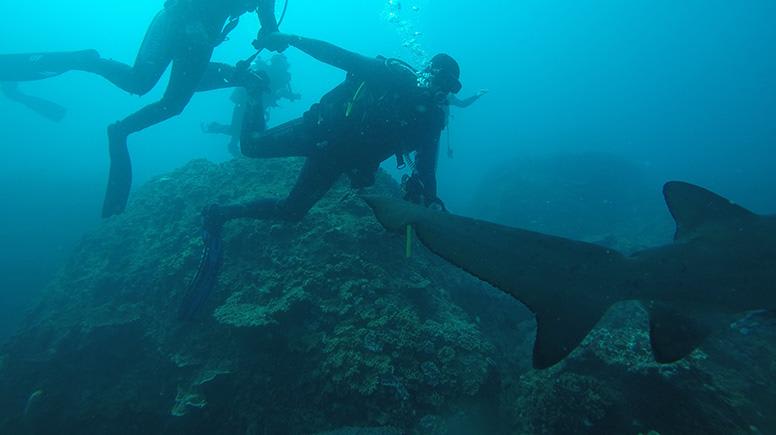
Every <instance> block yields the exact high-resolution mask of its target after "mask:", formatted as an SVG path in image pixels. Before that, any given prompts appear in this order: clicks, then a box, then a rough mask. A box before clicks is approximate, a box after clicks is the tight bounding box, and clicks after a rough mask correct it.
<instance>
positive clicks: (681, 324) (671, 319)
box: [645, 302, 725, 364]
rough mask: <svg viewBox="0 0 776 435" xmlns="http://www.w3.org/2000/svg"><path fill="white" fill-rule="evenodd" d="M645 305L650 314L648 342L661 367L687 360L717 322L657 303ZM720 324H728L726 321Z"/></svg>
mask: <svg viewBox="0 0 776 435" xmlns="http://www.w3.org/2000/svg"><path fill="white" fill-rule="evenodd" d="M645 305H646V307H647V310H648V311H649V341H650V343H651V344H652V353H653V354H654V355H655V360H656V361H657V362H659V363H662V364H667V363H672V362H676V361H678V360H680V359H682V358H684V357H686V356H687V355H689V354H690V353H691V352H692V351H693V350H695V348H697V347H698V346H700V344H701V343H702V342H703V340H705V339H706V337H708V336H709V334H711V333H712V332H713V330H714V329H715V328H714V323H716V321H717V319H712V318H710V317H703V316H701V315H698V314H697V313H692V315H688V314H687V313H685V312H684V311H685V310H679V309H675V308H672V307H669V306H668V305H666V304H662V303H658V302H650V303H647V304H645ZM680 311H682V312H681V313H680ZM719 323H720V324H721V325H724V324H725V322H724V321H723V320H719Z"/></svg>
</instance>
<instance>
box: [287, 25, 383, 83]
mask: <svg viewBox="0 0 776 435" xmlns="http://www.w3.org/2000/svg"><path fill="white" fill-rule="evenodd" d="M289 44H290V45H291V46H293V47H296V48H298V49H300V50H302V51H303V52H305V53H307V54H308V55H310V56H312V57H314V58H315V59H317V60H319V61H321V62H323V63H327V64H329V65H331V66H333V67H336V68H339V69H342V70H345V71H347V72H350V73H353V74H355V75H357V76H359V77H361V78H363V79H366V80H380V79H382V78H384V77H385V76H386V75H387V74H388V69H387V68H386V67H385V61H383V60H380V59H378V58H372V57H366V56H364V55H361V54H358V53H354V52H352V51H348V50H345V49H344V48H341V47H338V46H336V45H334V44H330V43H328V42H324V41H320V40H317V39H310V38H304V37H301V36H298V37H295V38H294V39H293V40H292V41H290V42H289Z"/></svg>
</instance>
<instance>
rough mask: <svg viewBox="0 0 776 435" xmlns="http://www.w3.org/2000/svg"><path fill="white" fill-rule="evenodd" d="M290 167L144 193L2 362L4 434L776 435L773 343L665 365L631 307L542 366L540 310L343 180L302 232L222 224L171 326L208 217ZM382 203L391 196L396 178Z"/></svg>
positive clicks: (726, 348) (94, 244) (65, 272)
mask: <svg viewBox="0 0 776 435" xmlns="http://www.w3.org/2000/svg"><path fill="white" fill-rule="evenodd" d="M298 169H299V162H298V161H294V160H268V161H251V160H246V159H236V160H233V161H230V162H227V163H224V164H220V165H215V164H211V163H208V162H205V161H195V162H192V163H190V164H188V165H187V166H185V167H184V168H182V169H180V170H178V171H176V172H174V173H172V174H170V175H167V176H165V177H163V178H159V179H157V180H154V181H151V182H149V183H147V184H146V185H145V186H142V187H141V188H140V189H138V191H137V192H136V193H134V195H133V198H132V200H131V201H130V204H129V207H128V208H127V211H126V212H125V214H123V215H121V216H117V217H114V218H111V219H109V220H107V221H105V222H104V223H103V225H102V226H101V227H99V228H98V229H96V230H95V231H94V232H92V233H90V234H89V235H87V236H86V237H84V239H83V241H82V242H81V243H80V244H79V246H78V247H77V248H76V249H75V251H74V252H73V254H72V256H71V258H70V260H69V261H68V263H67V265H66V266H65V267H64V268H63V269H62V270H61V272H60V273H59V275H58V276H57V278H56V279H55V280H54V282H52V283H51V285H50V286H49V288H48V290H47V291H46V293H45V296H44V298H43V299H42V301H41V302H40V303H39V304H38V305H37V306H35V307H34V308H33V309H32V310H31V311H30V313H29V316H28V318H27V320H26V322H25V324H24V326H23V327H22V328H21V329H20V330H19V332H18V333H17V335H16V336H15V337H14V338H13V339H12V340H10V341H9V342H8V343H6V344H5V345H4V346H3V347H2V350H0V433H3V434H6V433H8V434H17V433H20V434H23V433H36V434H38V433H40V434H47V433H57V434H60V433H77V434H92V433H94V434H101V433H119V434H123V433H126V434H136V433H160V434H200V433H201V434H212V433H237V434H242V433H244V434H264V433H272V434H285V433H289V434H297V433H327V431H329V432H328V433H336V434H350V433H365V434H373V433H374V434H378V433H408V434H412V433H417V434H439V435H442V434H447V435H450V434H464V433H467V434H468V433H493V434H500V433H505V434H509V433H639V432H641V433H648V432H649V431H657V432H659V433H661V434H672V433H750V432H751V429H750V427H755V426H756V427H759V428H761V429H760V430H762V431H763V433H769V432H773V431H774V430H776V418H774V417H773V416H771V415H770V414H771V413H768V412H765V411H764V410H767V409H769V406H768V404H772V403H776V394H774V392H773V390H772V389H771V387H770V386H771V385H773V384H774V383H775V382H776V363H774V361H776V349H774V346H773V343H775V342H776V337H774V334H775V333H774V331H773V328H769V327H767V325H760V324H759V323H758V326H757V327H751V328H750V327H748V326H747V328H748V329H747V331H748V335H746V336H744V335H742V334H741V333H740V332H739V330H738V329H731V330H729V331H727V333H723V334H722V335H720V336H718V337H715V338H713V339H712V340H710V341H709V342H708V343H706V344H704V346H702V347H701V348H700V350H698V351H696V352H695V353H693V355H691V357H690V358H688V359H686V360H684V361H681V362H679V363H676V364H671V365H659V364H656V363H655V362H654V359H653V358H652V356H651V354H650V353H649V349H650V347H649V342H648V335H647V334H646V331H648V328H647V325H646V317H645V316H644V312H643V310H642V309H641V308H640V307H639V305H638V304H633V303H626V304H619V305H617V306H615V307H614V308H613V309H612V310H610V313H609V314H608V315H607V316H606V317H605V318H604V319H603V320H602V321H601V322H600V324H599V325H598V326H597V327H596V329H594V331H593V332H592V333H591V334H590V336H589V337H588V338H587V339H586V340H585V342H584V344H583V345H582V346H580V347H579V348H578V349H577V350H576V351H575V352H574V353H572V354H571V355H570V357H569V358H568V359H567V360H565V361H564V362H562V363H561V364H558V365H557V366H554V367H552V368H550V369H549V370H546V371H535V370H532V369H530V361H531V357H530V355H531V347H532V337H534V334H535V323H534V321H533V319H532V316H531V314H530V312H529V311H528V310H527V309H526V308H525V307H522V306H521V305H519V304H518V303H517V302H516V301H514V300H513V299H511V298H509V297H508V296H506V295H504V294H503V293H501V292H499V291H498V290H495V289H493V288H491V287H489V286H487V285H485V284H484V283H482V282H480V281H478V280H476V279H475V278H473V277H471V276H470V275H467V274H466V273H464V272H462V271H460V270H458V269H456V268H455V267H452V266H451V265H449V264H448V263H446V262H444V261H443V260H441V259H440V258H438V257H436V256H434V255H432V254H431V253H429V252H428V251H426V250H425V249H424V248H423V247H422V246H420V245H416V249H414V250H413V251H414V252H413V256H412V257H411V258H409V259H407V258H405V254H404V253H405V250H404V240H403V239H401V238H398V237H394V236H392V235H390V234H388V233H386V232H385V231H384V230H383V229H382V227H381V226H380V225H379V224H378V223H377V222H376V220H375V219H374V217H373V215H372V213H371V212H370V211H369V209H368V207H367V206H366V205H365V204H363V203H362V202H361V200H360V199H359V198H358V196H357V195H356V193H355V192H354V191H353V190H351V189H350V188H349V187H348V186H347V185H346V183H345V182H342V183H338V184H337V185H336V186H335V187H334V188H333V189H332V190H331V192H330V193H329V194H328V195H326V197H325V198H324V199H323V200H322V201H321V202H320V203H319V204H318V205H317V206H316V207H314V208H313V209H312V210H311V211H310V213H309V215H308V216H306V217H305V219H303V220H302V221H301V222H299V223H278V222H257V221H235V222H230V223H228V224H227V225H226V226H225V228H224V248H225V262H224V265H223V267H222V272H221V274H220V276H219V279H218V285H217V287H216V289H215V291H214V292H213V294H212V295H211V296H210V298H209V299H208V301H207V303H206V304H205V307H204V309H203V310H202V312H201V313H200V315H199V316H198V317H196V318H195V319H194V320H193V321H190V322H182V321H180V320H178V316H177V313H178V308H179V306H180V304H181V302H182V300H183V295H184V292H185V289H186V286H187V284H188V282H189V281H190V280H191V278H192V276H193V275H194V273H195V271H196V268H197V263H198V260H199V257H200V251H201V248H202V242H201V239H200V231H199V230H200V210H201V209H202V208H203V207H204V206H206V205H208V204H211V203H213V202H219V203H228V202H235V201H242V200H248V199H252V198H255V197H257V196H280V195H282V194H284V193H285V192H287V191H288V190H289V189H290V188H291V186H292V185H293V182H294V176H295V174H296V171H298ZM373 191H376V192H377V193H382V194H387V195H398V194H399V193H398V186H397V185H396V183H395V182H393V180H391V179H390V178H389V177H388V176H387V175H385V174H379V176H378V182H377V185H376V186H375V187H374V188H373ZM657 227H660V226H659V220H658V225H657ZM657 237H658V236H654V235H650V236H647V237H645V239H649V240H654V239H655V238H657ZM747 325H749V324H747ZM739 329H740V328H739ZM38 391H40V392H41V393H36V392H38ZM764 404H765V405H764ZM332 431H333V432H332ZM381 431H382V432H381Z"/></svg>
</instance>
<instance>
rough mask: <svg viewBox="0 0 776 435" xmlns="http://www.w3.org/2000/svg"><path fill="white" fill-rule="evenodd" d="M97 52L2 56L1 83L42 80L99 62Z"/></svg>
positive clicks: (83, 51) (82, 51) (0, 67)
mask: <svg viewBox="0 0 776 435" xmlns="http://www.w3.org/2000/svg"><path fill="white" fill-rule="evenodd" d="M99 58H100V55H99V53H97V51H96V50H80V51H64V52H49V53H23V54H2V55H0V81H3V82H23V81H31V80H42V79H47V78H49V77H54V76H57V75H60V74H62V73H64V72H67V71H70V70H73V69H78V68H84V67H87V66H88V65H91V64H93V63H94V62H95V61H97V60H99Z"/></svg>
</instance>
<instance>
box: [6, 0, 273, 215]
mask: <svg viewBox="0 0 776 435" xmlns="http://www.w3.org/2000/svg"><path fill="white" fill-rule="evenodd" d="M274 9H275V1H274V0H167V1H166V2H165V4H164V8H163V9H162V10H161V11H160V12H159V13H158V14H157V15H156V17H155V18H154V19H153V21H152V22H151V24H150V26H149V27H148V31H147V33H146V36H145V39H144V40H143V43H142V45H141V46H140V50H139V51H138V54H137V58H136V60H135V63H134V65H132V66H130V65H126V64H123V63H120V62H116V61H114V60H110V59H104V58H102V57H100V55H99V54H98V53H97V52H96V51H94V50H84V51H78V52H71V53H41V54H33V55H27V59H23V60H24V62H18V60H19V59H18V56H22V55H7V56H4V57H3V59H0V65H5V64H6V63H10V64H13V65H18V67H14V68H8V70H9V72H7V73H0V80H36V79H41V78H46V77H50V76H53V75H58V74H61V73H63V72H65V71H70V70H80V71H88V72H92V73H95V74H98V75H100V76H102V77H104V78H106V79H107V80H109V81H110V82H111V83H113V84H115V85H116V86H118V87H119V88H121V89H123V90H125V91H127V92H130V93H133V94H138V95H143V94H145V93H147V92H148V91H150V90H151V88H153V87H154V85H156V83H157V82H158V81H159V79H160V78H161V76H162V74H163V73H164V71H165V70H166V69H167V67H168V66H169V65H170V64H172V73H171V76H170V81H169V83H168V85H167V90H166V91H165V93H164V96H163V97H162V99H161V100H160V101H158V102H156V103H152V104H149V105H148V106H146V107H144V108H142V109H140V110H139V111H138V112H136V113H134V114H132V115H130V116H128V117H127V118H124V119H123V120H121V121H118V122H116V123H115V124H112V125H111V126H110V127H108V140H109V150H110V157H111V168H110V178H109V181H108V188H107V192H106V195H105V202H104V204H103V212H102V214H103V217H109V216H111V215H114V214H119V213H121V212H122V211H123V210H124V207H125V206H126V201H127V198H128V196H129V190H130V187H131V184H132V169H131V163H130V158H129V153H128V150H127V137H128V136H129V135H130V134H132V133H135V132H138V131H140V130H143V129H145V128H147V127H150V126H152V125H155V124H158V123H160V122H162V121H164V120H167V119H169V118H171V117H174V116H177V115H178V114H180V113H181V111H183V109H184V108H185V107H186V105H187V104H188V102H189V100H190V99H191V97H192V96H193V95H194V93H195V92H196V91H206V90H212V89H219V88H225V87H234V86H244V87H247V88H254V89H255V88H258V87H261V86H262V85H263V84H262V83H260V82H261V80H260V79H259V78H257V77H255V76H253V75H252V74H249V73H248V70H247V68H245V69H243V68H235V67H232V66H229V65H224V64H217V63H213V62H210V58H211V55H212V54H213V49H214V48H215V47H216V46H218V45H219V44H220V43H221V42H223V41H224V40H225V39H226V36H227V34H228V33H229V32H230V31H231V30H233V29H234V27H235V26H236V24H237V19H238V18H239V17H240V16H241V15H243V14H245V13H246V12H250V11H258V14H259V18H260V21H261V25H262V31H261V34H267V33H271V32H275V31H277V22H276V20H275V11H274ZM259 39H260V38H259ZM268 48H277V47H268ZM14 56H15V57H14ZM14 62H15V63H14ZM14 70H15V71H14Z"/></svg>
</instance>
